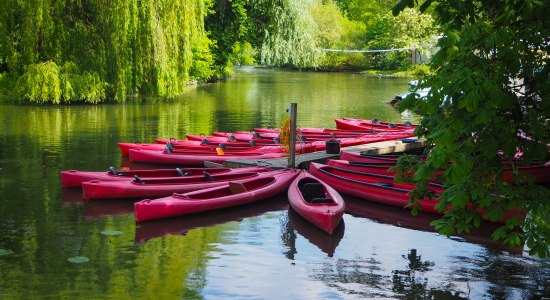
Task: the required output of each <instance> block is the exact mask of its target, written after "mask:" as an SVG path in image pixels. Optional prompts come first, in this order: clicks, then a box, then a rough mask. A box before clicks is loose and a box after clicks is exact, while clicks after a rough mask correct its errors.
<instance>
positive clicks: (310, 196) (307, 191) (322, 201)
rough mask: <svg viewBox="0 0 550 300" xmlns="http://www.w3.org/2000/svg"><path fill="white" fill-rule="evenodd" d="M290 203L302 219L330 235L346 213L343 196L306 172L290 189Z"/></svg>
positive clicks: (300, 175)
mask: <svg viewBox="0 0 550 300" xmlns="http://www.w3.org/2000/svg"><path fill="white" fill-rule="evenodd" d="M288 201H289V203H290V206H291V207H292V208H293V209H294V210H295V211H296V212H297V213H298V214H299V215H300V216H302V218H304V219H305V220H307V221H309V222H310V223H311V224H313V225H315V226H316V227H318V228H320V229H322V230H323V231H325V232H326V233H328V234H332V233H333V232H334V229H335V228H336V227H337V226H338V224H340V222H341V220H342V216H343V215H344V211H345V203H344V199H342V196H340V194H339V193H338V192H337V191H336V190H334V189H333V188H331V187H330V186H329V185H328V184H326V183H324V182H323V181H321V180H319V179H318V178H316V177H314V176H313V175H311V174H309V173H308V172H307V171H305V170H302V171H301V172H300V174H299V175H298V177H296V179H295V180H294V181H293V182H292V184H291V185H290V187H289V188H288Z"/></svg>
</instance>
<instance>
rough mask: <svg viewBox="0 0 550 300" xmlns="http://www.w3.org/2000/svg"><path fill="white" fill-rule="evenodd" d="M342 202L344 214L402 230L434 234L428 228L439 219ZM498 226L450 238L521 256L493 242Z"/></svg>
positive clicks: (358, 201)
mask: <svg viewBox="0 0 550 300" xmlns="http://www.w3.org/2000/svg"><path fill="white" fill-rule="evenodd" d="M344 200H345V201H346V214H349V215H352V216H355V217H360V218H369V219H371V220H374V221H376V222H379V223H384V224H391V225H394V226H398V227H403V228H409V229H415V230H422V231H430V232H435V229H434V228H433V227H432V226H430V222H432V221H434V220H438V219H440V218H441V215H438V214H431V213H425V212H421V213H419V214H418V215H417V216H413V215H411V212H410V210H405V209H402V208H399V207H393V206H388V205H383V204H379V203H375V202H371V201H365V200H361V199H358V198H355V197H351V196H346V198H345V199H344ZM499 226H502V224H497V223H491V222H482V223H481V225H480V227H478V228H473V229H472V230H471V231H470V232H469V233H462V234H460V235H458V236H452V237H450V238H451V239H454V240H458V241H461V240H464V241H467V242H470V243H475V244H479V245H482V246H485V247H487V248H490V249H495V250H501V251H507V252H509V253H514V254H521V253H522V252H523V247H522V246H520V247H509V246H507V245H505V244H503V243H502V242H501V241H493V239H492V238H491V234H492V232H493V231H494V230H495V229H497V228H498V227H499Z"/></svg>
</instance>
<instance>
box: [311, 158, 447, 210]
mask: <svg viewBox="0 0 550 300" xmlns="http://www.w3.org/2000/svg"><path fill="white" fill-rule="evenodd" d="M309 172H310V173H311V174H312V175H313V176H315V177H317V178H319V179H320V180H322V181H324V182H326V183H327V184H329V185H330V186H331V187H333V188H334V189H335V190H337V191H338V192H340V193H344V194H349V195H352V196H355V197H359V198H362V199H367V200H371V201H374V202H379V203H383V204H387V205H393V206H398V207H406V206H407V205H408V204H409V199H410V197H411V195H410V192H411V191H412V190H413V189H414V188H415V187H414V185H412V184H407V183H396V182H394V180H393V176H385V175H379V174H369V173H363V172H357V171H352V170H344V169H340V168H335V167H331V166H327V165H322V164H318V163H311V164H310V166H309ZM429 190H430V191H432V192H433V194H434V195H435V196H437V195H438V194H439V193H441V192H443V191H444V188H443V187H442V186H441V185H436V184H430V186H429ZM438 202H439V201H437V200H435V199H429V198H428V197H426V198H424V199H423V200H420V201H419V204H420V207H421V209H422V211H426V212H431V213H440V212H438V211H437V210H436V209H435V205H436V204H437V203H438Z"/></svg>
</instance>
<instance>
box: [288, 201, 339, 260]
mask: <svg viewBox="0 0 550 300" xmlns="http://www.w3.org/2000/svg"><path fill="white" fill-rule="evenodd" d="M286 216H287V218H288V222H287V223H286V224H284V225H286V226H284V228H285V230H286V231H287V232H286V233H285V234H283V235H282V236H283V238H284V239H283V241H284V243H285V245H295V244H296V242H295V241H293V240H291V239H296V234H295V233H294V230H295V231H296V232H297V233H298V234H299V235H301V236H302V237H304V238H305V239H306V240H308V241H309V242H310V243H312V244H313V245H315V246H317V248H319V249H320V250H321V251H323V252H324V253H326V254H327V255H328V257H333V256H334V252H335V251H336V247H338V244H339V243H340V241H341V240H342V238H343V237H344V231H345V224H344V220H342V221H341V222H340V224H338V226H337V227H336V228H335V229H334V232H333V234H332V235H330V234H327V233H326V232H324V231H322V230H320V229H319V228H317V227H315V226H313V225H312V224H311V223H309V222H308V221H306V220H305V219H304V218H302V217H301V216H300V215H299V214H298V213H297V212H296V211H295V210H294V209H292V208H289V209H288V213H287V214H286ZM290 231H292V232H290ZM290 253H293V254H295V253H297V250H296V247H295V246H294V248H291V251H289V253H287V254H290ZM287 257H288V258H289V259H293V257H290V255H289V256H287Z"/></svg>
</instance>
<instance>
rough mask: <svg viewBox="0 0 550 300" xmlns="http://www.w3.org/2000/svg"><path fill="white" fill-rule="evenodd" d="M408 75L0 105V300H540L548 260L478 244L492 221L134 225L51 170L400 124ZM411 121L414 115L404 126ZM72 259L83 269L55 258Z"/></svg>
mask: <svg viewBox="0 0 550 300" xmlns="http://www.w3.org/2000/svg"><path fill="white" fill-rule="evenodd" d="M408 80H409V79H375V78H364V77H362V76H358V75H353V74H342V73H334V74H333V73H303V72H284V71H272V70H256V69H246V68H243V69H240V70H239V72H238V74H237V76H236V77H235V78H233V79H231V80H229V81H228V82H226V83H223V84H221V83H220V84H213V85H207V86H200V87H193V88H190V89H189V91H188V92H187V93H186V94H185V95H182V96H181V97H179V98H178V99H174V100H171V101H161V100H154V99H150V100H149V101H144V100H143V99H135V100H131V101H128V102H127V103H125V104H120V105H101V106H84V105H83V106H45V107H41V106H15V105H7V104H0V299H29V298H51V299H59V298H67V299H74V298H113V299H151V298H157V299H180V298H185V299H187V298H205V299H228V298H229V299H243V298H248V299H281V298H287V299H350V298H380V297H384V298H401V299H425V298H437V299H440V298H444V299H450V298H454V299H461V298H470V299H500V298H502V299H529V298H534V299H537V298H538V299H540V298H542V297H550V263H549V261H548V260H540V259H537V258H532V257H529V256H528V255H527V254H526V253H525V250H523V249H506V248H504V247H502V246H500V245H498V244H495V243H493V242H491V240H490V238H489V235H488V233H487V232H489V231H490V229H491V227H492V226H491V225H490V224H485V228H482V229H481V230H478V231H476V232H474V233H471V234H469V235H467V236H463V237H453V238H446V237H442V236H440V235H438V234H436V233H434V232H432V231H431V230H430V227H429V226H428V225H427V224H428V223H429V222H430V220H431V219H432V218H433V216H430V215H424V216H421V217H417V218H413V217H411V216H410V215H409V214H408V213H407V212H404V211H402V210H401V209H396V208H391V207H385V206H380V205H375V204H371V203H368V202H365V201H362V200H358V199H352V198H346V200H347V204H348V210H349V212H348V213H347V214H346V215H345V216H344V223H343V224H342V225H341V226H340V227H339V228H338V230H337V232H336V233H335V234H334V235H333V236H327V235H325V234H322V233H321V232H319V231H318V230H316V229H315V228H312V227H311V226H310V225H309V224H307V223H304V221H303V220H301V219H300V218H299V217H297V216H296V214H295V213H294V212H293V211H292V210H289V209H288V203H287V199H286V197H285V195H281V196H279V197H277V198H273V199H269V200H267V201H263V202H260V203H257V204H254V205H249V206H243V207H239V208H234V209H230V210H224V211H218V212H213V213H207V214H201V215H195V216H189V217H182V218H175V219H170V220H162V221H158V222H149V223H143V224H140V225H139V226H136V224H135V222H134V216H133V206H132V204H133V202H132V201H90V202H86V203H83V202H82V199H81V194H80V191H79V190H62V189H61V188H60V181H59V171H60V170H64V169H80V170H106V169H107V167H108V166H120V165H123V164H125V163H127V162H125V161H124V160H123V159H122V158H121V157H120V153H119V150H118V148H117V146H116V143H117V142H119V141H131V142H133V141H143V142H151V141H153V139H154V138H156V137H183V135H184V134H186V133H194V134H197V133H209V132H211V131H233V130H246V129H251V128H253V127H269V126H271V127H276V126H278V125H279V123H280V121H281V119H282V117H283V115H284V113H285V110H286V108H287V107H288V105H289V103H291V102H296V103H298V122H299V125H300V126H304V127H307V126H310V127H311V126H315V127H334V123H333V119H334V118H338V117H344V116H352V117H361V118H379V119H383V120H388V121H406V120H412V121H417V120H415V119H414V116H412V117H411V116H402V115H400V114H399V113H398V112H396V111H395V110H394V109H393V108H391V107H390V106H388V105H387V104H385V102H386V101H387V100H389V99H391V98H393V96H394V95H395V94H398V93H401V92H404V91H406V90H407V88H408V86H407V82H408ZM411 118H412V119H411ZM77 256H85V257H87V258H89V261H88V262H87V263H83V264H74V263H71V262H69V261H68V259H69V258H74V257H77Z"/></svg>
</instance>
